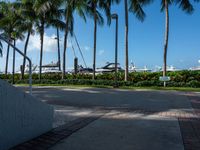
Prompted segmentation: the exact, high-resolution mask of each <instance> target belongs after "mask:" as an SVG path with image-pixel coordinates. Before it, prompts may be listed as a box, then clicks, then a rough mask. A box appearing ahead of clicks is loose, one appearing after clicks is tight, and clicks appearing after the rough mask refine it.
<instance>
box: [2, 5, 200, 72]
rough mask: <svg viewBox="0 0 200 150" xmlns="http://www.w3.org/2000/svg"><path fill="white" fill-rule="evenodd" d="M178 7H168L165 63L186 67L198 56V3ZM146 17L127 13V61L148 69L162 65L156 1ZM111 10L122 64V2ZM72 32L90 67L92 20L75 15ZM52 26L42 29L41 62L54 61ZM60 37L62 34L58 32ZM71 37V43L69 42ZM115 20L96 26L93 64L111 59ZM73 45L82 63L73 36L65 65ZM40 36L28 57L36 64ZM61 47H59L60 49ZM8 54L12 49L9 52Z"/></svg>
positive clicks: (32, 43) (70, 58)
mask: <svg viewBox="0 0 200 150" xmlns="http://www.w3.org/2000/svg"><path fill="white" fill-rule="evenodd" d="M177 7H178V6H171V7H170V8H169V9H170V35H169V36H170V37H169V49H168V50H169V53H168V65H174V66H176V67H177V68H189V67H192V66H197V65H198V60H199V59H200V3H199V4H194V8H195V11H194V13H193V14H192V15H188V14H185V13H184V12H182V11H181V10H180V9H178V8H177ZM144 10H145V12H146V15H147V16H146V19H145V21H144V22H143V23H141V22H139V21H138V20H137V19H136V18H135V17H134V15H132V14H129V30H130V32H129V53H130V54H129V60H130V61H131V60H132V61H133V62H134V63H135V65H136V66H138V67H144V66H145V65H146V66H147V67H149V68H154V67H155V66H162V64H163V43H164V30H165V16H164V13H161V12H160V1H155V2H154V3H153V4H151V5H149V6H146V7H145V8H144ZM112 12H113V13H115V12H116V13H118V14H119V62H120V64H121V66H122V67H124V65H125V51H124V45H125V40H124V35H125V31H124V24H125V22H124V7H123V3H121V4H120V5H118V6H116V5H115V6H113V8H112ZM74 30H75V34H76V36H77V38H78V41H79V44H80V46H81V49H82V51H83V54H84V57H85V59H86V62H87V65H88V66H89V67H92V54H93V21H92V20H91V19H89V18H88V20H87V22H86V23H85V22H84V21H83V20H82V19H80V18H79V17H78V16H76V17H75V27H74ZM55 37H56V29H52V28H49V29H46V30H45V37H44V61H43V64H48V63H50V62H52V61H54V62H56V61H57V42H56V40H55V39H54V38H55ZM61 37H63V33H61ZM71 39H72V43H71ZM114 40H115V22H113V23H112V24H111V26H110V27H108V26H107V24H105V25H104V26H102V27H99V26H98V33H97V67H100V66H102V65H104V64H105V63H106V62H114V44H115V41H114ZM60 43H61V46H63V38H61V41H60ZM71 45H73V46H74V47H75V50H76V54H77V56H78V58H79V64H82V65H83V61H82V60H81V57H80V54H79V52H78V48H77V46H76V44H75V42H74V39H73V38H69V48H68V49H67V64H66V65H67V66H66V67H67V68H68V69H69V68H70V69H71V68H72V67H73V58H74V54H73V51H72V48H71V47H72V46H71ZM23 46H24V41H18V42H17V47H19V49H22V50H23ZM6 47H7V46H6V45H5V44H4V52H3V53H4V57H3V58H0V71H3V70H4V68H5V56H6V55H5V51H6ZM39 50H40V39H39V35H37V34H36V35H35V36H33V37H31V39H30V44H29V49H28V56H29V57H30V58H31V59H32V61H33V63H34V64H37V65H38V64H39ZM61 50H63V48H61ZM11 54H12V52H11ZM11 60H12V55H10V63H9V71H11V69H12V63H11ZM16 60H17V63H16V68H17V69H19V66H20V65H21V64H22V60H23V58H22V57H21V56H19V55H17V57H16Z"/></svg>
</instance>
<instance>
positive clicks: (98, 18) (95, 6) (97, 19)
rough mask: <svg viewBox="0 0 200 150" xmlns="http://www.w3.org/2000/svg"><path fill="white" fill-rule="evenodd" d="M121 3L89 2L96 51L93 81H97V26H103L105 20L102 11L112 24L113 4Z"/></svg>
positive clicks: (94, 0) (113, 0)
mask: <svg viewBox="0 0 200 150" xmlns="http://www.w3.org/2000/svg"><path fill="white" fill-rule="evenodd" d="M115 2H116V3H119V2H120V0H87V3H88V5H89V9H88V11H87V14H89V16H90V17H92V18H93V21H94V43H93V44H94V45H93V46H94V47H93V48H94V49H93V80H95V73H96V47H97V46H96V45H97V25H103V24H104V19H103V17H102V14H101V11H104V12H105V15H106V17H107V20H108V24H110V19H111V12H110V11H111V4H113V3H115Z"/></svg>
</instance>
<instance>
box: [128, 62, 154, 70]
mask: <svg viewBox="0 0 200 150" xmlns="http://www.w3.org/2000/svg"><path fill="white" fill-rule="evenodd" d="M129 72H152V70H151V69H148V68H147V66H144V68H137V67H136V66H135V64H134V63H133V62H131V65H130V66H129Z"/></svg>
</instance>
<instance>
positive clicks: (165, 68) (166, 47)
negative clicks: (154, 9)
mask: <svg viewBox="0 0 200 150" xmlns="http://www.w3.org/2000/svg"><path fill="white" fill-rule="evenodd" d="M165 15H166V22H165V23H166V26H165V44H164V65H163V77H165V76H166V74H167V49H168V40H169V9H168V2H167V0H165ZM164 86H166V82H164Z"/></svg>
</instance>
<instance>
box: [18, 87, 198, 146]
mask: <svg viewBox="0 0 200 150" xmlns="http://www.w3.org/2000/svg"><path fill="white" fill-rule="evenodd" d="M22 89H23V90H24V88H22ZM33 91H34V92H33V94H34V96H36V97H38V98H39V99H41V100H42V101H44V102H45V103H48V104H51V105H54V106H55V112H56V113H55V121H54V122H55V123H54V127H57V126H60V125H63V124H67V123H68V122H70V121H73V120H76V119H78V118H82V117H87V116H92V115H95V112H96V111H97V110H108V112H107V113H106V114H105V115H104V116H103V117H101V118H99V119H98V120H96V121H93V122H91V123H90V124H89V125H87V126H85V127H84V128H82V129H80V130H78V131H77V132H75V133H73V134H72V135H71V136H69V137H68V138H66V139H64V140H62V141H60V142H59V143H57V144H56V145H55V146H53V147H51V150H63V149H69V150H102V149H104V150H133V149H134V150H147V149H153V150H161V149H162V150H165V149H166V150H184V144H183V143H184V141H183V140H182V139H183V137H182V134H181V129H180V126H179V124H180V122H179V120H178V119H179V118H181V117H186V118H187V117H189V118H197V117H198V116H197V115H196V114H195V113H194V110H193V108H192V105H191V102H190V100H189V99H188V97H187V93H184V92H169V91H145V90H141V91H130V90H117V89H116V90H115V89H95V88H80V89H65V88H58V87H57V88H52V87H48V88H44V87H38V88H34V90H33Z"/></svg>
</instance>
